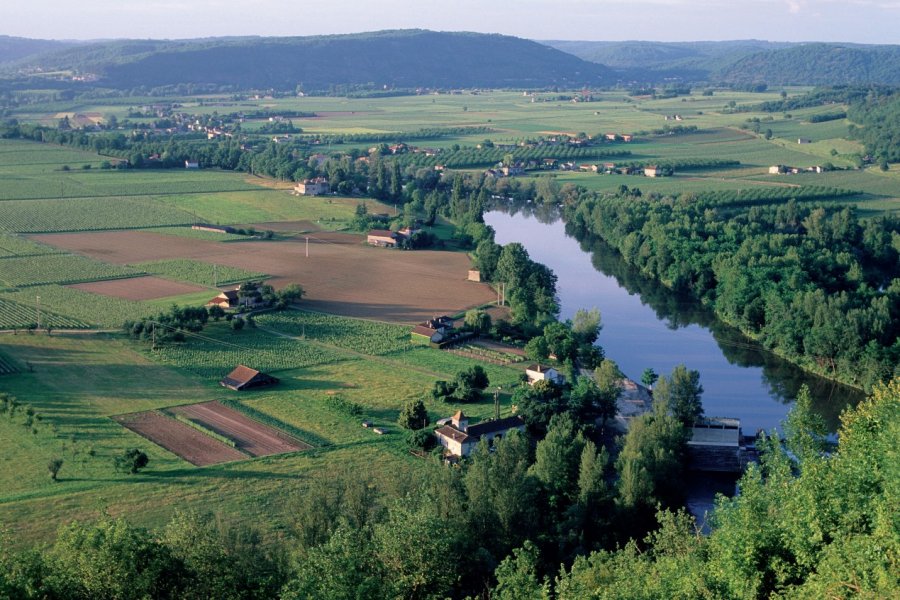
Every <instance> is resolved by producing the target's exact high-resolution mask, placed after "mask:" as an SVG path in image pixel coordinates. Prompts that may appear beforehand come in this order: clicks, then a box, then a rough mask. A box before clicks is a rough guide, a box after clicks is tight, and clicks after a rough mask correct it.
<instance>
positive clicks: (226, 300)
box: [206, 290, 240, 308]
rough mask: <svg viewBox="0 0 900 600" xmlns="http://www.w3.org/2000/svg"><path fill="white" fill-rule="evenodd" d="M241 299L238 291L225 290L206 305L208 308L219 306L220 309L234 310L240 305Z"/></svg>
mask: <svg viewBox="0 0 900 600" xmlns="http://www.w3.org/2000/svg"><path fill="white" fill-rule="evenodd" d="M239 301H240V299H239V298H238V291H237V290H225V291H223V292H220V293H219V295H218V296H216V297H215V298H213V299H212V300H210V301H209V302H207V303H206V306H208V307H211V306H218V307H220V308H234V307H235V306H237V305H238V303H239Z"/></svg>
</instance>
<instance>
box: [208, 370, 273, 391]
mask: <svg viewBox="0 0 900 600" xmlns="http://www.w3.org/2000/svg"><path fill="white" fill-rule="evenodd" d="M219 383H220V384H221V385H222V386H223V387H227V388H228V389H231V390H236V391H241V390H245V389H248V388H254V387H262V386H264V385H275V384H276V383H278V379H277V378H275V377H272V376H271V375H266V374H265V373H260V372H259V371H257V370H256V369H251V368H250V367H247V366H244V365H238V366H237V367H235V368H234V370H233V371H232V372H231V373H229V374H228V375H226V376H225V377H223V378H222V381H220V382H219Z"/></svg>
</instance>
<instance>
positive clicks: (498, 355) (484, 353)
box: [455, 344, 525, 363]
mask: <svg viewBox="0 0 900 600" xmlns="http://www.w3.org/2000/svg"><path fill="white" fill-rule="evenodd" d="M455 348H456V349H458V350H462V351H464V352H467V353H469V354H474V355H475V356H481V357H484V358H488V359H490V360H497V361H500V362H503V363H518V362H524V361H525V358H524V357H523V356H521V355H519V354H512V353H511V352H499V351H497V350H491V349H489V348H482V347H481V346H475V345H474V344H462V345H459V346H455Z"/></svg>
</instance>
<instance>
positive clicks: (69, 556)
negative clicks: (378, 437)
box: [0, 379, 900, 600]
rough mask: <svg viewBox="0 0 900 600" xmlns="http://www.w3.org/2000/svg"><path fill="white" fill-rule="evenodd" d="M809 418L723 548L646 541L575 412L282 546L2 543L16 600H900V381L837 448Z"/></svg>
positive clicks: (755, 471) (722, 511) (309, 498)
mask: <svg viewBox="0 0 900 600" xmlns="http://www.w3.org/2000/svg"><path fill="white" fill-rule="evenodd" d="M789 425H790V426H789V427H788V430H789V436H788V438H787V439H785V440H781V439H780V438H779V437H778V436H777V435H776V434H773V435H772V436H771V437H767V438H764V440H763V442H762V444H761V445H762V447H763V448H764V452H763V458H762V460H761V463H760V464H759V465H758V466H757V465H753V466H751V467H750V468H749V469H748V471H747V473H746V474H745V475H744V477H743V478H742V479H741V482H740V487H741V494H740V495H738V496H736V497H734V498H731V499H725V498H722V499H720V501H719V502H718V504H717V507H716V509H715V512H714V514H713V519H712V530H711V532H710V534H709V535H708V536H702V535H700V534H699V533H698V531H697V530H696V529H695V525H694V523H693V519H692V518H690V517H689V516H687V515H686V514H685V513H684V512H671V511H668V510H662V511H660V512H658V514H657V521H658V525H657V527H656V529H655V530H654V531H652V532H650V533H649V534H647V535H646V536H644V534H643V533H641V532H640V530H639V529H635V527H634V524H633V523H632V522H631V521H629V520H628V519H625V518H624V517H626V515H634V512H633V509H634V506H633V505H632V506H627V505H628V504H629V502H630V501H629V500H628V498H629V495H630V492H629V493H626V492H625V491H624V490H625V486H627V485H629V483H628V482H629V481H630V478H628V477H626V476H625V472H626V471H627V470H628V469H629V468H631V467H627V466H623V465H620V466H619V469H620V473H619V476H620V482H623V483H620V485H619V490H618V492H616V491H614V490H612V489H610V488H609V487H608V486H607V484H606V478H605V476H604V472H605V470H606V468H607V462H608V457H607V456H606V453H605V451H602V450H601V451H600V452H598V451H597V449H596V447H595V446H594V444H593V443H592V442H591V441H589V440H586V439H585V438H584V437H583V436H582V434H581V433H579V432H577V429H576V427H575V424H574V422H573V421H572V420H571V418H570V417H568V416H567V415H561V416H558V417H555V418H554V419H553V420H552V422H551V425H550V429H549V432H548V434H547V437H546V438H545V439H544V440H542V441H540V442H538V444H537V447H536V449H534V450H533V449H532V447H531V443H530V442H529V440H528V439H526V438H525V437H524V436H521V435H516V434H511V435H509V436H508V437H506V438H504V439H503V440H502V441H500V442H499V443H498V444H497V445H496V450H495V451H490V450H489V448H488V447H487V446H486V445H485V444H481V445H480V446H479V448H478V449H477V451H476V452H475V454H474V456H473V457H472V460H471V462H470V463H469V464H467V465H465V466H464V468H462V469H458V468H445V467H437V466H436V465H435V468H434V469H431V470H429V471H428V472H427V474H426V476H425V477H424V479H422V480H421V481H419V482H417V483H416V484H411V485H409V486H407V489H408V490H409V491H407V492H401V493H400V494H399V495H386V494H383V493H381V492H379V491H378V490H376V489H375V488H374V486H373V485H372V484H371V482H370V481H369V480H368V479H367V478H366V477H365V476H358V475H356V476H349V475H343V476H339V477H335V476H334V474H333V473H329V474H323V475H322V476H321V477H320V478H318V479H315V480H312V481H310V482H309V485H308V487H307V489H306V490H305V492H304V494H302V495H301V496H300V497H299V498H298V499H297V500H296V503H295V517H296V519H295V526H294V529H293V531H292V532H291V534H290V535H289V536H288V538H287V539H285V540H284V541H283V542H281V543H279V544H274V545H266V546H263V545H261V544H260V539H259V537H258V535H257V534H256V533H254V531H253V530H252V529H248V528H244V527H241V528H235V529H228V528H224V527H222V526H221V525H220V524H219V523H217V521H216V520H215V519H213V518H211V517H209V516H203V515H197V514H191V513H187V514H185V513H179V514H176V516H175V518H174V519H173V520H172V522H171V523H170V524H169V525H168V526H167V527H166V528H165V529H163V530H162V531H161V532H158V533H156V534H154V533H151V532H149V531H147V530H145V529H142V528H139V527H135V526H132V525H129V524H128V523H127V522H125V521H123V520H112V519H110V518H109V517H105V518H103V519H101V520H100V521H99V522H97V523H94V524H83V523H75V524H72V525H69V526H65V527H63V528H61V529H60V531H59V533H58V535H57V538H56V540H55V541H54V542H53V543H52V544H50V545H49V546H47V547H44V548H36V549H33V550H25V551H13V550H11V549H10V546H9V543H8V540H6V539H3V538H0V597H12V598H98V597H104V598H113V597H115V598H148V597H152V598H208V597H217V598H272V597H278V596H280V597H283V598H411V599H412V598H445V597H454V598H462V597H464V596H466V595H471V594H476V595H485V594H490V596H491V597H497V598H516V599H518V598H535V599H537V598H548V597H555V598H559V599H560V600H575V599H578V600H584V599H607V598H608V599H619V598H621V599H626V598H627V599H634V598H647V599H649V598H684V599H695V598H710V599H712V598H736V599H745V598H746V599H755V598H888V597H893V596H894V595H895V594H896V590H897V589H898V586H900V581H898V573H900V569H898V567H900V564H898V563H900V523H898V514H900V513H898V511H897V498H898V497H900V461H898V460H897V450H896V439H897V436H898V434H900V379H895V380H894V381H893V382H891V383H889V384H879V385H878V386H876V387H875V390H874V392H873V394H872V396H871V397H870V398H869V399H868V400H867V401H865V402H863V403H862V404H861V405H860V406H859V407H857V408H856V409H852V410H849V411H847V412H846V413H845V414H844V416H843V425H842V428H841V431H840V439H839V444H838V447H837V450H836V451H835V452H834V453H832V454H826V453H824V452H823V451H822V450H823V449H824V448H825V446H824V445H821V444H820V442H822V436H821V428H820V427H819V425H820V424H819V423H818V421H817V419H816V418H815V417H814V416H813V415H812V413H811V412H810V411H809V403H808V402H806V401H801V402H799V403H798V406H797V408H796V409H795V411H794V413H793V414H792V415H791V418H790V422H789ZM639 429H641V431H642V432H641V433H638V434H632V433H629V435H628V438H629V439H627V440H626V441H625V442H624V444H625V449H624V450H623V453H622V456H621V457H620V463H622V462H623V461H625V462H628V461H631V460H636V461H638V462H641V461H644V462H646V461H648V460H649V461H657V462H660V461H662V462H665V461H667V460H669V458H667V456H669V457H670V455H669V454H668V452H669V450H665V449H664V448H663V447H659V451H657V450H652V449H651V448H650V446H648V444H650V445H651V446H652V445H655V444H659V443H660V442H663V441H664V440H666V439H669V440H670V441H671V442H673V443H674V444H675V447H677V445H678V444H679V441H678V438H679V436H680V435H681V434H680V433H678V432H679V430H680V426H679V424H678V422H677V420H676V419H675V418H673V417H672V416H671V415H668V414H666V412H665V408H664V407H663V405H662V403H658V404H657V409H656V412H655V413H653V414H650V415H646V418H645V419H642V422H641V423H640V424H639ZM654 429H658V430H659V432H658V433H660V435H659V436H656V437H655V438H654V439H655V441H653V440H651V438H653V437H654V436H653V435H651V433H652V431H653V430H654ZM639 439H642V440H643V442H639ZM663 443H664V444H668V443H669V442H663ZM630 445H634V448H635V450H636V449H637V448H638V447H639V446H640V447H643V448H644V450H645V451H646V452H647V453H648V454H649V455H648V456H643V457H641V455H640V453H637V454H634V452H635V450H629V446H630ZM786 447H789V448H792V449H796V450H798V454H797V455H796V456H795V455H794V454H791V453H789V452H788V451H787V450H786V449H785V448H786ZM673 448H674V447H673ZM676 452H677V450H676ZM632 454H634V456H633V457H632ZM670 458H671V457H670ZM660 464H661V463H660ZM638 468H639V470H643V469H644V467H640V466H638ZM663 470H664V471H666V472H668V473H669V474H670V475H671V472H672V471H671V469H668V468H666V469H663ZM665 482H666V480H660V481H658V482H657V483H656V484H654V485H657V486H658V485H659V484H660V483H663V484H665ZM656 489H658V490H659V489H661V488H659V487H657V488H656ZM657 497H659V496H657ZM523 523H527V524H528V527H523V526H522V525H523ZM637 540H640V541H637ZM616 548H618V549H616ZM287 556H290V558H289V559H287V558H286V557H287ZM504 557H505V558H504ZM560 563H562V564H563V567H562V569H560V568H559V565H560ZM491 588H493V589H491Z"/></svg>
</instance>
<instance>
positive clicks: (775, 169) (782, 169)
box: [769, 165, 788, 175]
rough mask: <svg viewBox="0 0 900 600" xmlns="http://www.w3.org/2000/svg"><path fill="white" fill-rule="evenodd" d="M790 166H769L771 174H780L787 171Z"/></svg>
mask: <svg viewBox="0 0 900 600" xmlns="http://www.w3.org/2000/svg"><path fill="white" fill-rule="evenodd" d="M787 171H788V168H787V167H786V166H784V165H772V166H771V167H769V175H780V174H782V173H787Z"/></svg>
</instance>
